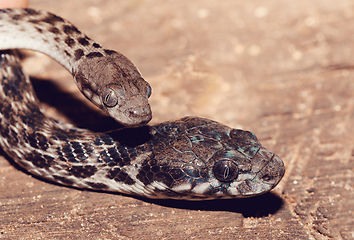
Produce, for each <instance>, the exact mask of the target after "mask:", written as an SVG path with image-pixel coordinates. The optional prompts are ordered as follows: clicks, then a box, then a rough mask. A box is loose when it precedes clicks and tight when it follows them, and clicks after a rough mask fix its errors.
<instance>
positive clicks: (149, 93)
mask: <svg viewBox="0 0 354 240" xmlns="http://www.w3.org/2000/svg"><path fill="white" fill-rule="evenodd" d="M147 87H148V89H147V97H148V98H149V97H150V96H151V92H152V90H151V86H150V84H147Z"/></svg>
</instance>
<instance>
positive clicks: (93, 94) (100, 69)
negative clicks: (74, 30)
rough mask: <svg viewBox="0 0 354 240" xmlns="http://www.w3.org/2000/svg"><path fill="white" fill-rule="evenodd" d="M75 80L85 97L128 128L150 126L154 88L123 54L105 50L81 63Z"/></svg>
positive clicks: (87, 57) (86, 57)
mask: <svg viewBox="0 0 354 240" xmlns="http://www.w3.org/2000/svg"><path fill="white" fill-rule="evenodd" d="M78 61H79V62H80V68H79V71H78V72H76V73H74V78H75V80H76V82H77V83H78V86H79V88H80V89H81V91H82V92H83V94H84V95H85V96H86V97H87V98H88V99H90V100H91V101H92V102H93V103H94V104H96V105H97V106H98V107H99V108H101V109H102V110H104V111H105V112H106V113H107V114H108V115H110V116H111V117H113V118H114V119H115V120H117V121H118V122H119V123H121V124H123V125H125V126H138V125H144V124H146V123H148V122H149V121H150V120H151V118H152V113H151V109H150V105H149V102H148V98H149V97H150V95H151V87H150V85H149V83H147V82H146V81H145V80H144V79H143V78H142V76H141V75H140V73H139V71H138V69H137V68H136V67H135V66H134V64H133V63H132V62H131V61H130V60H129V59H127V58H126V57H125V56H123V55H122V54H120V53H117V52H115V51H112V50H105V55H103V54H101V53H99V52H97V53H96V54H93V55H92V56H90V55H88V56H85V57H83V58H82V59H80V60H78Z"/></svg>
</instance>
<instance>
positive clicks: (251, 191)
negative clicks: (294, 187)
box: [237, 150, 285, 197]
mask: <svg viewBox="0 0 354 240" xmlns="http://www.w3.org/2000/svg"><path fill="white" fill-rule="evenodd" d="M265 151H266V152H267V153H266V154H267V155H268V154H271V157H270V159H269V161H268V162H266V163H265V165H264V166H263V167H262V168H261V169H260V170H258V171H257V172H256V175H255V176H254V178H252V179H246V180H245V181H244V182H242V183H241V184H239V185H238V186H237V190H238V191H239V192H240V194H241V195H243V196H244V197H247V196H255V195H260V194H263V193H265V192H269V191H270V190H272V189H273V188H275V187H276V186H277V185H278V183H279V182H280V180H281V179H282V178H283V176H284V174H285V167H284V163H283V161H282V160H281V159H280V158H279V157H278V156H277V155H275V154H273V153H271V152H269V151H268V150H265ZM263 154H264V151H263Z"/></svg>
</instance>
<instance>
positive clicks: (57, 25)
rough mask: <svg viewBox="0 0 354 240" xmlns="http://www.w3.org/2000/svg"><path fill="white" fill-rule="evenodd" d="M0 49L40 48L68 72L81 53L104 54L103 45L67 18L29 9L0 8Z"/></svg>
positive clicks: (80, 58) (88, 55)
mask: <svg viewBox="0 0 354 240" xmlns="http://www.w3.org/2000/svg"><path fill="white" fill-rule="evenodd" d="M0 20H1V23H2V24H1V25H0V34H1V43H0V49H2V50H5V49H16V48H18V49H30V50H34V51H39V52H42V53H44V54H46V55H48V56H50V57H52V58H53V59H55V60H56V61H58V62H59V63H60V64H62V65H63V66H64V67H65V68H66V69H68V70H69V71H70V72H71V73H72V74H73V73H74V71H75V68H76V67H77V66H78V65H79V64H80V61H82V60H83V59H84V57H88V58H90V57H94V56H97V55H100V54H105V51H104V49H103V48H102V47H101V46H100V45H99V44H98V43H96V42H95V41H93V40H92V39H90V38H89V37H87V36H86V35H85V34H84V33H82V32H81V31H80V30H78V29H77V28H76V27H75V26H74V25H72V24H71V23H70V22H69V21H67V20H65V19H63V18H61V17H59V16H56V15H54V14H52V13H49V12H46V11H40V10H32V9H1V10H0Z"/></svg>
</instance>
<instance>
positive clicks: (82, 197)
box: [0, 0, 354, 239]
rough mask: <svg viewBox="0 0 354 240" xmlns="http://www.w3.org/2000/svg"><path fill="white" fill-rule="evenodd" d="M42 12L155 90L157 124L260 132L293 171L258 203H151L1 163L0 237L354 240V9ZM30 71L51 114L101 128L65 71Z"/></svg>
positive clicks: (198, 3)
mask: <svg viewBox="0 0 354 240" xmlns="http://www.w3.org/2000/svg"><path fill="white" fill-rule="evenodd" d="M30 6H31V7H33V8H40V9H45V10H49V11H51V12H54V13H56V14H58V15H60V16H62V17H64V18H67V19H69V20H70V21H71V22H73V23H74V24H75V25H76V26H78V27H79V28H80V29H81V30H82V31H84V32H85V33H86V34H87V35H89V36H90V37H92V38H93V39H95V40H96V41H98V42H99V43H101V44H102V45H104V46H106V47H109V48H111V49H115V50H118V51H120V52H122V53H124V54H125V55H126V56H128V57H129V58H130V59H131V60H132V61H133V62H134V63H135V64H136V65H137V66H138V67H139V69H140V70H141V72H142V73H143V75H144V76H145V78H146V79H147V80H148V81H149V82H150V83H151V85H152V87H153V96H152V97H151V105H152V109H153V113H154V118H153V123H157V122H162V121H166V120H172V119H177V118H180V117H183V116H187V115H197V116H203V117H208V118H211V119H214V120H217V121H220V122H222V123H225V124H227V125H229V126H232V127H238V128H243V129H249V130H251V131H253V132H254V133H255V134H256V135H257V136H258V138H259V139H260V140H261V142H262V143H263V144H264V145H265V146H266V147H267V148H268V149H270V150H272V151H274V152H275V153H277V154H278V155H279V156H280V157H281V158H282V159H283V160H284V162H285V164H286V170H287V172H286V174H285V176H284V178H283V180H282V181H281V183H280V184H279V185H278V187H277V188H276V189H275V190H273V191H272V193H270V194H266V195H264V196H261V197H256V198H252V199H243V200H226V201H208V202H192V203H190V202H178V201H177V202H176V201H148V200H140V199H136V198H132V197H127V196H121V195H116V194H107V193H100V192H90V191H80V190H77V189H71V188H66V187H62V186H57V185H53V184H50V183H46V182H43V181H40V180H38V179H35V178H33V177H31V176H29V175H27V174H26V173H24V172H23V171H20V170H19V169H17V168H16V167H15V166H14V165H13V164H11V163H10V162H9V161H7V158H5V157H1V159H0V192H1V196H0V239H1V238H3V239H276V238H278V239H330V238H334V239H354V223H353V218H354V213H353V211H354V194H353V192H354V191H353V182H354V181H353V178H354V177H353V170H354V137H353V136H354V129H353V126H354V122H353V121H354V82H353V77H354V72H353V68H354V59H353V55H354V42H353V33H354V3H353V1H351V0H340V1H333V0H332V1H330V0H313V1H307V0H297V1H290V0H284V1H278V0H248V1H235V0H223V1H215V0H194V1H186V0H179V1H177V0H175V1H173V0H165V1H158V0H146V1H143V0H120V1H113V0H112V1H103V0H70V1H69V0H60V1H45V0H33V1H32V2H31V5H30ZM23 62H24V65H25V67H26V69H27V71H28V72H29V73H30V74H31V75H32V76H35V77H36V78H39V79H40V80H38V79H37V80H34V84H35V87H36V89H37V91H38V94H39V95H40V96H41V99H42V100H43V107H44V109H45V111H46V114H47V115H51V116H54V117H56V118H61V119H67V120H69V121H72V122H77V123H80V124H82V125H85V124H87V125H90V124H91V125H92V124H96V126H100V124H101V125H102V122H100V121H98V120H97V117H96V113H93V112H92V110H90V111H88V110H87V109H90V108H89V106H91V105H90V104H89V103H87V101H85V100H83V99H82V98H81V96H80V93H78V92H77V90H76V86H75V85H73V81H72V79H71V76H70V75H69V74H68V73H67V72H66V70H65V69H63V68H62V67H61V66H60V65H58V64H57V63H55V62H54V61H52V60H51V59H49V58H47V57H45V56H43V55H38V54H33V53H31V54H29V55H28V56H27V57H26V58H25V59H24V61H23ZM43 80H45V81H43ZM91 109H93V108H91ZM75 114H76V117H74V115H75ZM80 124H79V125H80ZM1 155H4V154H1Z"/></svg>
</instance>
